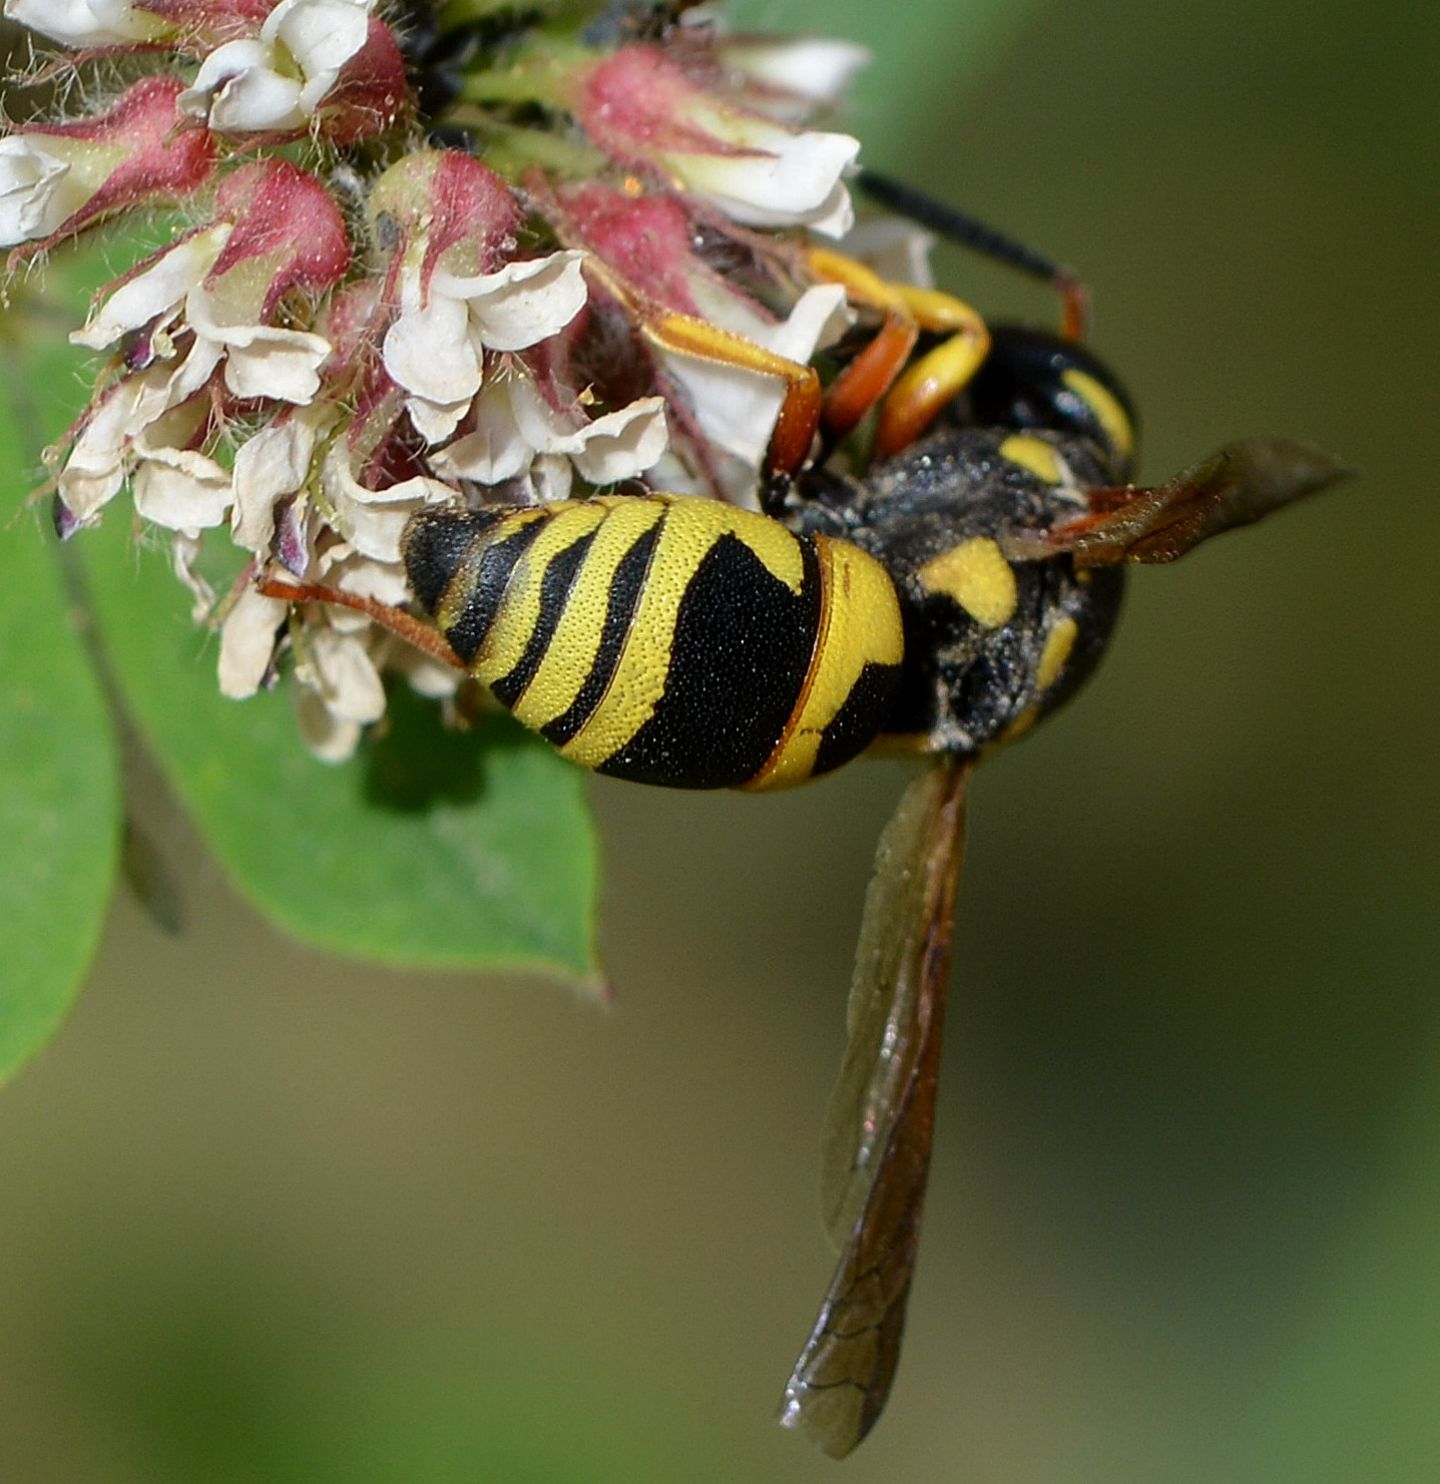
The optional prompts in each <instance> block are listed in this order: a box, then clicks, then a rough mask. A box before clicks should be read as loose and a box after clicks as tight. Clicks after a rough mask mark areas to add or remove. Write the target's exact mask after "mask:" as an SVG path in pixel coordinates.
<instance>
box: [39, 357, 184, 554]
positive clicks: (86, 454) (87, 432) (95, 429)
mask: <svg viewBox="0 0 1440 1484" xmlns="http://www.w3.org/2000/svg"><path fill="white" fill-rule="evenodd" d="M169 385H170V376H169V372H168V370H167V369H166V368H163V367H160V368H156V369H155V370H153V371H148V372H143V373H142V374H141V375H139V376H130V377H127V378H126V379H125V380H124V381H121V382H119V383H118V384H117V385H116V386H114V387H113V388H112V389H111V390H110V392H109V394H108V395H107V396H106V398H105V400H104V401H103V402H101V404H100V405H99V406H98V407H97V408H96V409H95V411H94V413H93V415H92V416H91V418H90V421H89V422H87V423H86V424H85V426H84V428H83V429H82V430H81V432H80V436H79V437H78V438H76V440H75V443H74V446H73V447H72V448H71V450H70V456H69V458H68V459H67V460H66V462H65V467H64V469H63V470H61V473H60V477H59V479H58V481H57V488H58V491H59V495H60V499H61V501H62V502H63V503H64V505H65V508H66V509H67V510H68V511H69V512H70V514H71V515H72V516H73V517H74V518H75V520H76V522H77V523H78V524H79V525H93V524H94V522H95V519H96V517H97V516H98V515H99V513H100V510H101V508H102V507H103V506H104V505H105V504H106V503H107V502H108V501H109V500H111V499H113V498H114V497H115V496H116V495H117V494H119V492H120V487H121V485H123V484H124V482H125V465H126V458H127V454H128V449H129V444H130V440H131V439H132V438H133V437H135V436H136V435H137V434H139V433H140V432H142V431H143V430H144V429H145V428H146V427H148V426H149V425H150V424H151V423H152V422H154V421H155V419H156V418H157V417H159V416H160V415H161V413H163V412H164V411H165V409H166V407H168V406H169Z"/></svg>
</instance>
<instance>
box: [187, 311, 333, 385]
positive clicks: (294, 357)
mask: <svg viewBox="0 0 1440 1484" xmlns="http://www.w3.org/2000/svg"><path fill="white" fill-rule="evenodd" d="M219 311H220V306H219V304H218V303H217V302H216V300H215V296H214V295H213V294H212V293H210V292H209V291H208V290H207V289H204V288H196V289H192V290H191V291H190V293H189V294H188V295H187V296H186V299H185V313H186V317H187V318H188V319H189V321H190V323H191V325H193V326H194V328H195V333H196V336H197V337H198V340H199V341H201V342H204V341H208V342H210V344H211V345H213V346H218V347H220V348H222V349H223V350H224V351H225V355H226V359H225V385H226V386H227V387H229V389H230V390H231V391H232V392H234V393H235V395H236V396H237V397H269V398H271V399H272V400H276V401H281V402H298V403H301V404H303V403H306V402H308V401H310V399H311V398H312V397H314V395H315V393H316V392H317V391H319V389H320V374H319V373H320V367H321V366H322V365H323V364H324V363H325V361H326V359H327V358H328V357H329V355H330V350H331V346H330V342H329V341H328V340H326V339H325V337H324V336H323V335H316V334H313V333H311V332H310V331H308V330H285V329H278V328H276V327H275V326H273V325H250V324H243V325H236V324H226V323H225V322H224V320H222V319H221V317H220V312H219ZM196 349H197V350H198V349H199V345H198V344H197V346H196Z"/></svg>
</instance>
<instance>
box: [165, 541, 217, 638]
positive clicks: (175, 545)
mask: <svg viewBox="0 0 1440 1484" xmlns="http://www.w3.org/2000/svg"><path fill="white" fill-rule="evenodd" d="M199 558H200V537H199V535H198V534H197V535H193V536H192V535H191V534H190V533H189V532H188V531H176V532H175V534H174V535H173V536H172V537H171V538H170V570H171V571H172V572H173V573H174V574H175V576H176V577H177V578H178V579H179V580H180V582H181V584H182V585H183V586H184V587H186V588H187V589H188V590H189V592H190V597H191V599H192V600H193V601H192V602H191V604H190V621H191V622H192V623H204V622H205V619H206V616H207V615H208V614H209V612H210V610H211V609H212V608H213V607H214V606H215V589H214V588H213V587H211V586H210V584H209V583H208V582H206V581H205V579H204V578H203V577H202V576H201V575H200V574H199V573H198V572H197V571H196V570H195V563H196V562H197V561H198V560H199Z"/></svg>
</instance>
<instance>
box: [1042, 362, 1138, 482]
mask: <svg viewBox="0 0 1440 1484" xmlns="http://www.w3.org/2000/svg"><path fill="white" fill-rule="evenodd" d="M1060 380H1061V381H1063V382H1064V383H1065V385H1066V386H1068V387H1069V388H1070V390H1071V391H1072V392H1074V393H1075V395H1076V396H1077V397H1079V398H1080V400H1081V401H1082V402H1084V404H1085V405H1086V406H1087V407H1088V408H1089V409H1090V410H1091V412H1093V413H1094V414H1095V417H1096V419H1097V420H1098V421H1099V423H1100V426H1101V427H1102V428H1103V429H1104V430H1105V436H1106V437H1107V438H1108V439H1109V440H1110V443H1111V446H1112V447H1113V448H1114V449H1115V450H1116V451H1117V452H1118V453H1119V454H1120V455H1121V457H1122V458H1127V459H1128V458H1129V457H1130V455H1131V454H1132V453H1134V452H1135V429H1134V428H1133V427H1132V426H1131V425H1130V419H1129V418H1128V417H1127V416H1126V414H1125V409H1124V408H1123V407H1122V406H1121V405H1120V402H1119V399H1118V398H1117V397H1116V396H1115V394H1114V393H1113V392H1111V391H1109V390H1107V389H1106V388H1105V387H1103V386H1101V384H1100V383H1099V382H1098V381H1096V380H1095V378H1094V377H1093V376H1091V375H1089V374H1088V373H1087V372H1084V371H1077V370H1076V369H1075V368H1074V367H1073V366H1072V367H1071V368H1070V370H1068V371H1066V372H1065V373H1064V375H1063V376H1061V378H1060Z"/></svg>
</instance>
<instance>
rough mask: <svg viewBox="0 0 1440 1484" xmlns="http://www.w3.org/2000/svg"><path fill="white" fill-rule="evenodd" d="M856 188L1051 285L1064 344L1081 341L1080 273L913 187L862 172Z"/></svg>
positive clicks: (1084, 301) (1083, 293)
mask: <svg viewBox="0 0 1440 1484" xmlns="http://www.w3.org/2000/svg"><path fill="white" fill-rule="evenodd" d="M855 184H856V185H857V186H858V187H859V188H860V190H861V191H862V192H863V193H864V194H865V195H866V196H868V197H869V198H870V199H871V200H872V201H874V202H875V204H876V205H877V206H884V207H886V208H887V209H888V210H890V211H893V212H896V213H897V214H898V215H900V216H903V217H906V218H908V219H909V220H910V221H912V222H914V223H915V224H916V225H917V226H921V227H926V228H928V229H929V230H930V231H932V232H934V233H936V234H937V235H938V236H940V237H943V238H945V239H946V241H948V242H954V243H956V244H957V245H958V246H960V247H968V248H969V249H970V250H971V251H972V252H977V253H979V254H980V255H981V256H982V257H986V258H992V259H994V261H995V262H997V263H1003V264H1005V266H1006V267H1009V268H1014V269H1016V270H1017V271H1019V272H1021V273H1024V274H1026V275H1027V276H1028V277H1030V278H1038V279H1040V280H1041V282H1042V283H1048V284H1052V285H1053V286H1054V287H1055V289H1056V290H1057V291H1058V292H1059V294H1060V301H1061V306H1062V326H1061V328H1062V333H1063V334H1064V335H1065V338H1066V339H1067V340H1081V339H1083V338H1084V335H1085V326H1086V323H1087V320H1088V313H1089V304H1090V294H1089V290H1088V289H1086V287H1085V285H1084V283H1083V282H1082V281H1081V279H1080V276H1079V274H1077V273H1076V272H1075V271H1074V270H1073V269H1072V268H1067V267H1066V266H1065V265H1064V264H1063V263H1059V262H1057V261H1056V260H1055V259H1054V258H1051V257H1047V256H1046V255H1045V254H1044V253H1042V252H1037V251H1036V250H1035V249H1034V248H1033V247H1029V246H1027V245H1026V244H1025V243H1023V242H1021V241H1020V240H1019V239H1018V238H1016V237H1011V236H1010V235H1009V234H1008V233H1006V232H1002V231H1000V230H999V228H998V227H992V226H990V225H989V223H987V222H982V221H981V220H980V219H979V218H978V217H974V216H971V215H970V214H969V212H966V211H961V210H960V209H959V208H958V207H955V206H952V205H950V204H949V202H947V201H940V200H937V199H936V198H935V197H934V196H931V195H928V194H927V193H926V192H924V191H920V190H916V188H915V187H914V186H911V185H906V184H905V182H904V181H902V180H896V179H895V178H894V177H893V176H890V175H882V174H881V173H880V172H879V171H878V170H867V169H862V170H861V171H860V172H859V174H858V175H857V176H856V177H855Z"/></svg>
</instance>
